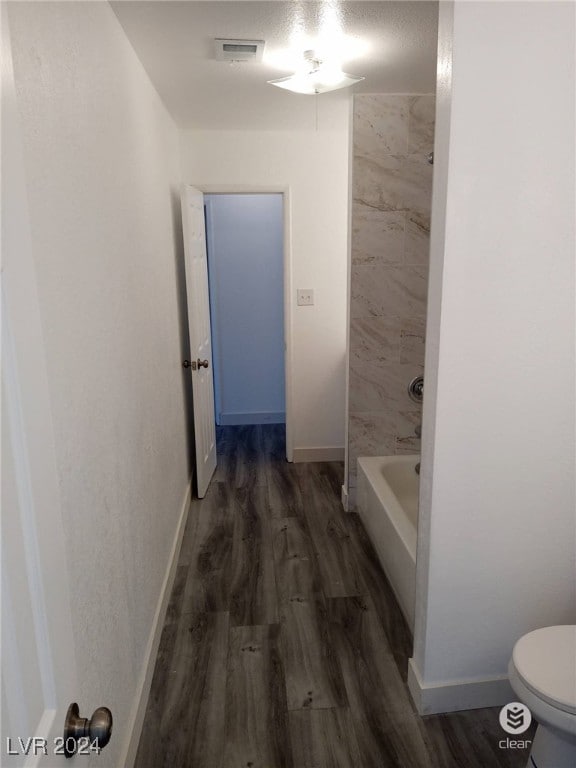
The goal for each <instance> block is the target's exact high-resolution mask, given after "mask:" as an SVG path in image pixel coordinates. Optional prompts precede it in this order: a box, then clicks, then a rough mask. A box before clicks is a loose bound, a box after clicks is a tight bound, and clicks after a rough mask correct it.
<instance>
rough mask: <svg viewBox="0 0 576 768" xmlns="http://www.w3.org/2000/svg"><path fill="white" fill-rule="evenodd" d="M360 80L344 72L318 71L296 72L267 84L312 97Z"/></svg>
mask: <svg viewBox="0 0 576 768" xmlns="http://www.w3.org/2000/svg"><path fill="white" fill-rule="evenodd" d="M360 80H364V78H363V77H356V76H355V75H349V74H347V73H346V72H340V71H336V72H334V71H333V70H327V71H323V70H322V69H318V70H316V71H313V72H296V73H295V74H293V75H290V77H281V78H280V79H279V80H268V83H269V84H270V85H276V86H277V87H278V88H284V89H285V90H287V91H293V92H294V93H304V94H306V95H314V94H316V93H326V92H327V91H336V90H338V88H348V87H349V86H350V85H354V83H358V82H360Z"/></svg>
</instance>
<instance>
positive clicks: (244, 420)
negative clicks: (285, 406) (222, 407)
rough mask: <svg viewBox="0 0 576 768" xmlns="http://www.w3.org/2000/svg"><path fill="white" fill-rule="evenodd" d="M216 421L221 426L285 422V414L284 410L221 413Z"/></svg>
mask: <svg viewBox="0 0 576 768" xmlns="http://www.w3.org/2000/svg"><path fill="white" fill-rule="evenodd" d="M218 423H219V424H220V426H222V427H236V426H239V425H240V424H285V423H286V414H285V413H284V411H258V412H254V413H221V414H220V420H219V422H218Z"/></svg>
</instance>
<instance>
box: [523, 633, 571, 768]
mask: <svg viewBox="0 0 576 768" xmlns="http://www.w3.org/2000/svg"><path fill="white" fill-rule="evenodd" d="M508 675H509V677H510V684H511V686H512V688H513V689H514V691H515V693H516V694H517V696H518V699H519V701H521V702H522V703H523V704H525V705H526V706H527V707H528V709H529V710H530V711H531V712H532V716H533V718H534V719H535V720H536V721H537V722H538V729H537V731H536V736H535V738H534V742H533V744H532V751H531V752H530V758H529V760H528V766H527V768H576V626H572V625H563V626H559V627H544V628H543V629H537V630H535V631H534V632H530V633H529V634H527V635H524V637H521V638H520V640H518V642H517V643H516V645H515V646H514V650H513V652H512V658H511V659H510V664H509V666H508Z"/></svg>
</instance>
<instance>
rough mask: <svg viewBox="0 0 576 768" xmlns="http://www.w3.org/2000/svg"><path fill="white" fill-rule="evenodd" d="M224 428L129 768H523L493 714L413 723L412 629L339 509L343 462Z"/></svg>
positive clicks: (368, 548) (261, 430) (521, 755)
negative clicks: (503, 745)
mask: <svg viewBox="0 0 576 768" xmlns="http://www.w3.org/2000/svg"><path fill="white" fill-rule="evenodd" d="M217 432H218V467H217V470H216V473H215V476H214V479H213V481H212V483H211V486H210V489H209V491H208V494H207V496H206V497H205V498H204V499H202V500H201V501H200V500H196V501H194V502H193V503H192V506H191V510H190V515H189V519H188V523H187V526H186V531H185V533H184V539H183V542H182V548H181V552H180V559H179V564H178V568H177V572H176V578H175V582H174V588H173V591H172V595H171V599H170V604H169V606H168V610H167V613H166V620H165V625H164V629H163V633H162V638H161V641H160V649H159V652H158V658H157V662H156V668H155V672H154V678H153V682H152V688H151V692H150V697H149V701H148V708H147V712H146V718H145V721H144V727H143V731H142V737H141V740H140V745H139V750H138V754H137V758H136V768H428V767H430V768H524V765H525V764H526V761H527V758H528V755H527V752H526V751H525V750H512V749H500V748H499V741H500V740H501V739H502V737H503V736H505V734H503V732H502V731H501V729H500V726H499V724H498V710H497V709H484V710H472V711H468V712H457V713H454V714H450V715H438V716H430V717H425V718H422V717H419V716H418V715H417V714H416V712H415V710H414V708H413V706H412V703H411V700H410V696H409V693H408V689H407V687H406V672H407V665H408V658H409V657H410V655H411V637H410V633H409V631H408V628H407V626H406V623H405V621H404V618H403V616H402V614H401V612H400V610H399V608H398V605H397V603H396V601H395V598H394V596H393V593H392V590H391V588H390V586H389V584H388V583H387V581H386V578H385V576H384V574H383V572H382V569H381V567H380V564H379V562H378V558H377V556H376V554H375V552H374V550H373V548H372V545H371V543H370V541H369V539H368V536H367V535H366V532H365V530H364V528H363V526H362V523H361V521H360V519H359V518H358V516H357V515H355V514H345V513H344V512H343V511H342V508H341V504H340V485H341V483H342V478H343V467H342V465H341V464H339V463H330V464H328V463H326V464H288V463H287V462H286V460H285V458H284V439H285V434H284V428H283V427H282V426H280V425H267V426H253V427H252V426H247V427H224V428H218V430H217ZM527 738H532V736H531V735H528V736H527Z"/></svg>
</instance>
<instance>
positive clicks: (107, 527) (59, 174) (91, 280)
mask: <svg viewBox="0 0 576 768" xmlns="http://www.w3.org/2000/svg"><path fill="white" fill-rule="evenodd" d="M9 11H10V26H11V33H12V44H13V55H14V67H15V81H16V88H17V95H18V106H19V110H20V116H21V125H22V136H23V146H24V162H25V170H26V176H27V192H28V201H29V209H30V221H31V230H32V232H31V234H32V244H33V249H34V257H35V266H36V273H37V275H36V276H37V284H38V294H39V303H40V312H41V318H42V323H43V328H44V339H45V349H46V358H47V366H48V378H49V385H50V397H51V407H52V415H53V422H54V434H55V447H56V458H57V465H58V473H59V481H60V495H61V499H62V505H63V510H62V515H63V521H64V524H65V535H66V556H67V567H68V574H69V580H70V588H71V600H72V618H73V625H74V645H75V649H76V658H77V660H78V664H77V666H78V672H79V679H78V683H77V692H76V695H77V697H78V698H77V700H78V702H79V704H80V707H81V714H83V715H87V716H89V715H90V714H91V713H92V711H93V710H94V709H95V707H97V706H99V705H102V704H104V705H106V706H109V707H110V708H111V709H112V712H113V715H114V720H115V725H114V733H113V737H112V740H111V742H110V745H109V746H108V747H107V748H106V749H105V750H104V751H103V753H102V755H101V756H99V757H96V758H95V759H94V760H93V761H89V764H94V765H98V766H100V767H101V768H104V767H105V766H119V765H127V764H128V763H126V762H125V760H124V758H123V757H122V755H123V752H124V749H125V747H126V743H125V742H126V739H127V738H128V737H129V736H130V723H131V716H132V714H133V707H134V704H135V700H136V698H137V693H138V686H139V683H140V682H141V679H142V674H143V671H144V665H145V662H146V660H147V659H146V651H147V644H148V642H149V639H150V635H151V631H152V627H153V620H154V615H155V611H156V608H157V605H158V602H159V597H160V594H161V589H162V584H163V579H164V577H165V574H166V571H167V565H168V561H169V556H170V552H171V548H172V546H173V543H174V540H175V535H176V532H177V526H178V522H179V519H180V513H181V509H182V505H183V501H184V498H185V493H186V489H187V485H188V482H189V467H188V462H187V438H186V430H185V421H186V419H185V409H184V399H185V395H184V388H183V377H182V368H181V362H180V361H181V349H180V344H181V341H180V338H181V334H180V330H179V328H180V324H181V322H182V321H181V318H180V317H179V310H178V307H179V293H178V279H177V276H178V274H179V273H180V272H179V270H180V267H179V265H178V264H179V259H180V253H179V250H178V248H179V246H178V227H177V226H175V225H174V221H175V219H174V216H173V210H175V209H174V208H173V200H172V194H173V192H174V188H175V183H176V182H177V181H178V179H179V157H178V134H177V131H176V128H175V126H174V124H173V121H172V120H171V118H170V117H169V116H168V114H167V112H166V110H165V108H164V107H163V105H162V103H161V102H160V99H159V98H158V96H157V94H156V92H155V91H154V89H153V88H152V86H151V84H150V82H149V80H148V78H147V76H146V75H145V73H144V71H143V69H142V67H141V65H140V63H139V61H138V60H137V58H136V56H135V54H134V52H133V50H132V48H131V47H130V45H129V44H128V42H127V40H126V38H125V36H124V33H123V31H122V29H121V27H120V25H119V23H118V21H117V19H116V17H115V16H114V14H113V13H112V11H111V9H110V7H109V6H108V4H107V3H61V4H60V3H30V4H27V3H11V4H10V9H9ZM175 202H176V203H177V199H176V201H175ZM176 210H177V209H176ZM177 262H178V264H177ZM60 703H61V704H63V702H60ZM87 764H88V763H87Z"/></svg>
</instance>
